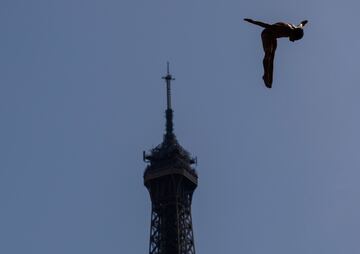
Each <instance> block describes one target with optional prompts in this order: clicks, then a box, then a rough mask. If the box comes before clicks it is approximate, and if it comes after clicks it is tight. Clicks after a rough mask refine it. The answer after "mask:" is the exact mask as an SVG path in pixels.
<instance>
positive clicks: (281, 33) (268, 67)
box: [244, 19, 308, 88]
mask: <svg viewBox="0 0 360 254" xmlns="http://www.w3.org/2000/svg"><path fill="white" fill-rule="evenodd" d="M244 20H245V21H247V22H249V23H251V24H254V25H258V26H261V27H263V28H265V29H264V30H263V31H262V33H261V39H262V44H263V48H264V51H265V56H264V60H263V66H264V76H263V80H264V82H265V85H266V87H268V88H271V85H272V80H273V63H274V56H275V50H276V47H277V42H276V39H277V38H282V37H288V38H289V40H290V41H292V42H294V41H297V40H300V39H301V38H302V37H303V36H304V30H303V27H304V26H305V24H306V23H307V22H308V21H307V20H304V21H301V23H300V24H299V25H297V26H295V25H293V24H289V23H284V22H278V23H275V24H272V25H270V24H266V23H264V22H261V21H256V20H252V19H244Z"/></svg>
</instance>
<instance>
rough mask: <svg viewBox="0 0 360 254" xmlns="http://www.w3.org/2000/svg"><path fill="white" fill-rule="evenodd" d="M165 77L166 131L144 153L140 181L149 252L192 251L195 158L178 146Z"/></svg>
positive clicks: (187, 253)
mask: <svg viewBox="0 0 360 254" xmlns="http://www.w3.org/2000/svg"><path fill="white" fill-rule="evenodd" d="M163 79H165V81H166V91H167V108H166V111H165V112H166V131H165V134H164V138H163V142H162V143H161V144H160V145H158V146H157V147H155V148H154V149H152V150H151V151H150V153H149V154H147V153H145V152H144V154H143V156H144V161H146V162H148V166H147V167H146V169H145V172H144V185H145V186H146V188H147V189H148V190H149V193H150V198H151V203H152V208H151V228H150V247H149V254H195V246H194V236H193V227H192V219H191V201H192V195H193V193H194V190H195V188H196V186H197V179H198V176H197V173H196V172H195V169H194V168H193V167H192V166H191V165H192V164H194V163H195V159H194V158H192V157H191V156H190V154H189V153H188V152H187V151H186V150H185V149H184V148H183V147H181V146H180V144H179V143H178V141H177V139H176V136H175V134H174V132H173V110H172V108H171V81H172V80H174V79H173V77H172V76H171V74H170V73H169V63H168V65H167V75H166V76H165V77H163Z"/></svg>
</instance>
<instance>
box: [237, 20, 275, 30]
mask: <svg viewBox="0 0 360 254" xmlns="http://www.w3.org/2000/svg"><path fill="white" fill-rule="evenodd" d="M244 20H245V21H247V22H249V23H251V24H254V25H257V26H261V27H263V28H269V27H270V26H271V25H269V24H266V23H264V22H261V21H257V20H252V19H244Z"/></svg>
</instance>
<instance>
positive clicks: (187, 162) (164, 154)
mask: <svg viewBox="0 0 360 254" xmlns="http://www.w3.org/2000/svg"><path fill="white" fill-rule="evenodd" d="M162 79H164V80H165V82H166V99H167V107H166V111H165V114H166V129H165V134H164V139H163V142H162V143H161V144H159V145H158V146H157V147H155V148H153V149H151V151H150V153H149V154H147V153H145V151H144V153H143V159H144V161H146V162H148V163H149V165H148V166H147V167H146V170H145V173H144V177H145V176H146V175H148V174H152V173H154V172H159V171H162V170H163V169H170V168H171V169H184V170H186V171H187V172H188V173H190V175H191V178H193V179H192V180H193V181H194V182H195V181H196V182H197V174H196V172H195V169H193V167H192V166H191V165H192V164H194V163H196V158H192V157H191V155H190V153H189V152H187V151H186V150H185V149H184V148H183V147H182V146H181V145H180V144H179V142H178V141H177V139H176V136H175V134H174V125H173V110H172V107H171V81H173V80H175V79H174V78H173V76H172V75H171V74H170V70H169V63H167V74H166V76H164V77H162Z"/></svg>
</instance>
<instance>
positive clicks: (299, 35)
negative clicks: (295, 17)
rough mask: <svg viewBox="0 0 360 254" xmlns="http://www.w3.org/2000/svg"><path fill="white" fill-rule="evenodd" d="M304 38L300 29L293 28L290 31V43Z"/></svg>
mask: <svg viewBox="0 0 360 254" xmlns="http://www.w3.org/2000/svg"><path fill="white" fill-rule="evenodd" d="M303 36H304V31H303V29H302V28H299V27H298V28H295V29H294V30H292V31H291V34H290V36H289V40H290V41H297V40H300V39H301V38H302V37H303Z"/></svg>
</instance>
